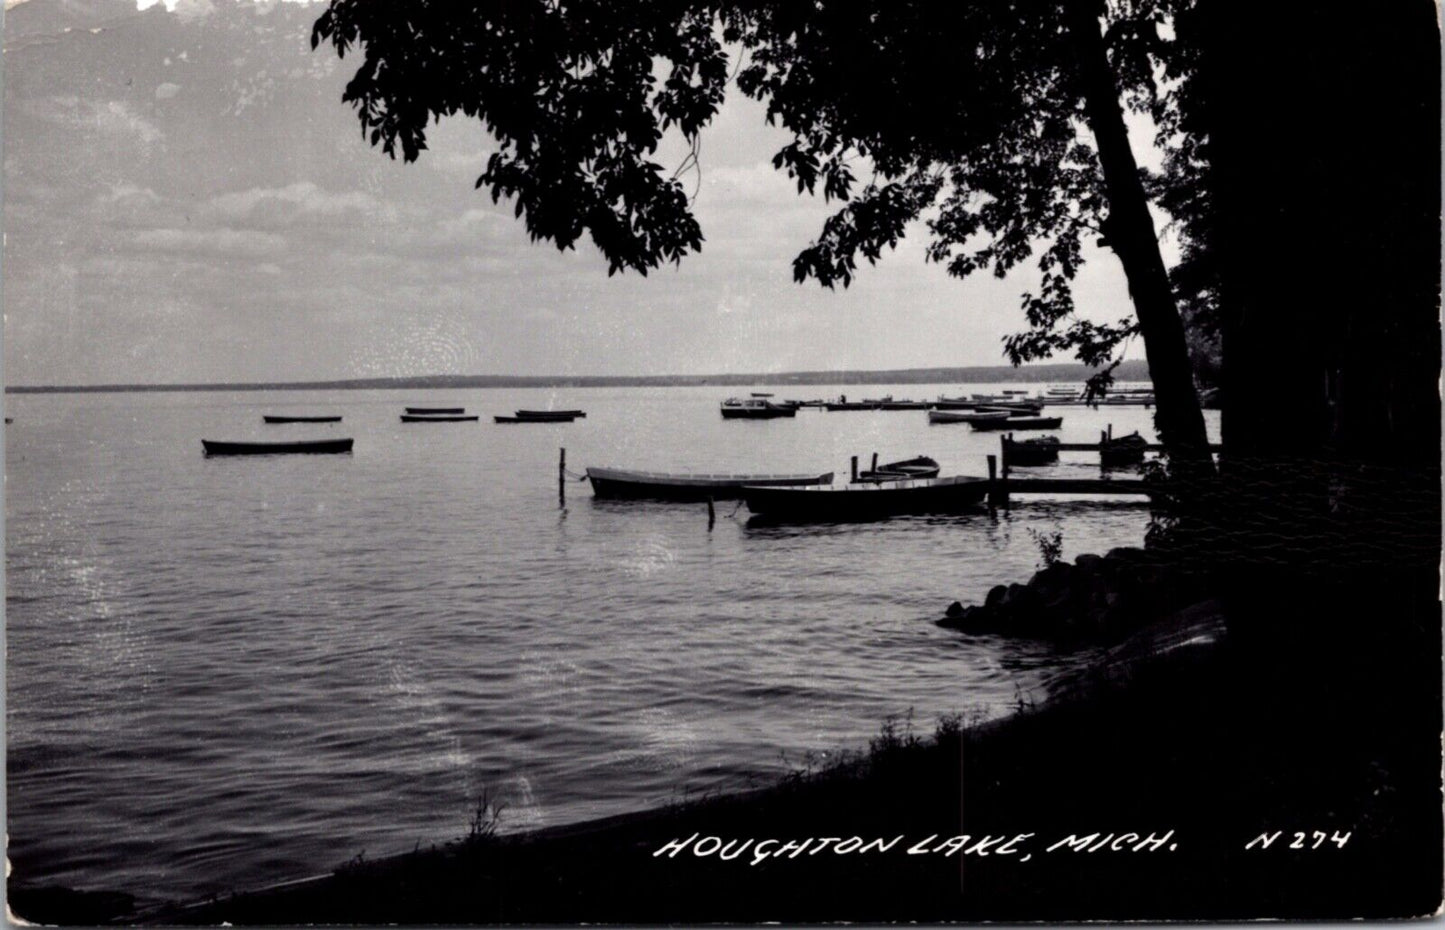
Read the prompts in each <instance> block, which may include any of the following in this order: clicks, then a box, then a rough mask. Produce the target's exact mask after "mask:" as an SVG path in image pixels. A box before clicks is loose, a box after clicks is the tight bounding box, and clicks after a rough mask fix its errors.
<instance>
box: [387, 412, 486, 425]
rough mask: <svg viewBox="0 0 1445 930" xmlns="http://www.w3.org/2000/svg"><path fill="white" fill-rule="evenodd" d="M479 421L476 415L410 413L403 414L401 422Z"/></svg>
mask: <svg viewBox="0 0 1445 930" xmlns="http://www.w3.org/2000/svg"><path fill="white" fill-rule="evenodd" d="M478 419H479V417H477V416H475V415H462V416H457V415H455V414H450V413H442V414H431V415H427V416H423V415H421V414H410V413H403V414H402V415H401V422H403V423H475V422H476V421H477V420H478Z"/></svg>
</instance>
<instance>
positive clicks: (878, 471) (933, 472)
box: [853, 455, 938, 482]
mask: <svg viewBox="0 0 1445 930" xmlns="http://www.w3.org/2000/svg"><path fill="white" fill-rule="evenodd" d="M875 460H876V459H875ZM937 477H938V463H937V462H935V461H934V460H933V459H931V458H929V457H928V456H926V455H920V456H918V457H917V458H911V459H904V460H903V461H901V462H888V463H887V464H884V465H878V466H876V467H874V468H872V469H870V470H868V471H860V472H859V473H858V477H857V478H854V479H853V480H854V481H875V482H876V481H903V480H906V479H909V478H937Z"/></svg>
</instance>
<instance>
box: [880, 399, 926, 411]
mask: <svg viewBox="0 0 1445 930" xmlns="http://www.w3.org/2000/svg"><path fill="white" fill-rule="evenodd" d="M931 406H933V405H932V404H931V403H929V402H928V401H926V400H885V401H883V402H882V403H880V404H879V405H878V409H879V410H927V409H928V408H929V407H931Z"/></svg>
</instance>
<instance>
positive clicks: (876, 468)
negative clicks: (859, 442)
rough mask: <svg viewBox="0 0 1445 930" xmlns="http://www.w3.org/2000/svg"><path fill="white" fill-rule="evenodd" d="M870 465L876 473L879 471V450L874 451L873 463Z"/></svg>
mask: <svg viewBox="0 0 1445 930" xmlns="http://www.w3.org/2000/svg"><path fill="white" fill-rule="evenodd" d="M868 467H869V468H871V469H872V470H873V471H874V472H875V473H876V472H877V471H878V453H877V452H875V453H873V464H872V465H870V466H868Z"/></svg>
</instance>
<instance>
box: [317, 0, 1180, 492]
mask: <svg viewBox="0 0 1445 930" xmlns="http://www.w3.org/2000/svg"><path fill="white" fill-rule="evenodd" d="M1186 2H1187V0H1111V2H1109V3H1107V4H1106V3H1105V2H1103V0H1094V2H1090V0H1010V2H999V3H994V2H969V3H954V4H940V3H936V2H925V0H889V2H883V0H876V2H846V3H827V2H800V0H787V2H780V3H763V2H756V0H730V2H717V0H416V2H412V3H409V4H406V5H403V6H396V5H388V4H378V3H375V2H369V0H332V2H331V4H330V6H329V7H328V8H327V10H326V11H325V12H324V13H323V14H322V15H321V17H320V18H319V20H318V21H317V23H316V26H315V30H314V33H313V37H312V41H313V45H316V44H320V43H321V42H330V43H331V44H332V45H333V46H334V47H335V48H336V50H337V51H338V53H340V54H342V55H346V54H347V53H348V52H352V51H358V50H359V51H360V52H361V53H362V63H361V66H360V67H359V69H358V71H357V73H356V75H355V77H354V78H353V79H352V81H351V82H350V83H349V84H348V86H347V89H346V94H345V100H346V101H347V102H349V103H351V104H352V105H353V106H354V107H355V108H356V111H357V114H358V116H359V117H360V120H361V126H362V132H363V133H364V134H365V135H367V137H368V138H369V139H370V140H371V142H372V143H373V144H375V145H379V146H381V147H382V148H383V150H384V151H386V152H387V153H388V154H390V155H392V156H393V157H395V156H396V154H397V152H398V150H400V153H401V155H402V157H403V158H405V159H407V160H412V159H415V158H416V157H418V155H419V154H420V153H421V152H422V150H424V149H425V147H426V131H427V128H428V126H429V124H430V122H431V121H432V120H434V119H440V118H442V117H444V116H451V115H457V114H462V115H465V116H467V117H470V118H474V119H477V120H480V121H481V122H482V123H483V124H484V125H485V126H486V128H487V129H488V131H489V132H490V133H491V134H492V136H493V137H494V138H495V139H496V140H497V141H498V143H499V150H498V151H497V152H496V153H495V154H494V155H493V156H492V157H491V159H490V161H489V162H488V165H487V169H486V171H485V172H484V173H483V174H482V175H481V177H479V178H478V179H477V186H478V187H483V186H485V187H487V188H489V189H490V191H491V194H492V197H493V199H494V200H499V199H501V198H504V197H505V198H510V199H512V200H513V201H514V202H515V209H516V212H517V215H518V216H520V217H524V218H525V221H526V225H527V229H528V231H529V233H530V234H531V235H532V237H533V238H534V239H547V240H550V241H552V242H554V243H555V244H556V245H557V246H558V248H561V249H567V248H572V247H574V246H575V243H576V242H577V240H578V239H579V238H581V237H582V235H583V234H584V233H588V234H590V236H591V238H592V241H593V242H594V243H595V244H596V245H597V247H598V248H599V249H600V250H601V251H602V253H603V255H604V256H606V258H607V260H608V262H609V271H610V272H614V273H615V272H617V271H619V270H623V269H633V270H636V271H638V272H641V273H644V274H645V273H646V272H647V271H648V270H649V269H652V268H656V267H658V266H659V265H660V264H662V263H663V262H669V261H670V262H677V261H679V260H680V259H681V258H682V256H683V255H685V254H686V253H687V252H689V251H695V250H697V249H698V248H700V246H701V242H702V233H701V230H700V229H699V228H698V224H697V222H696V220H695V219H694V217H693V215H692V212H691V209H690V203H689V200H688V196H687V193H686V189H685V187H684V185H683V183H682V181H681V180H680V179H679V178H678V176H677V175H678V172H677V171H673V172H669V171H668V170H667V169H666V168H665V167H664V166H662V165H660V164H658V163H657V162H656V160H655V159H656V153H657V149H658V145H659V142H660V141H661V139H662V136H663V134H664V133H665V132H667V131H668V130H669V129H674V128H675V129H676V131H678V132H680V133H681V134H682V135H683V137H684V138H686V139H687V140H688V141H689V142H691V143H692V144H693V146H694V155H695V153H696V145H697V140H698V138H699V133H700V131H701V130H702V128H703V127H704V126H705V125H706V124H707V123H708V121H709V120H710V119H711V118H712V117H713V115H714V114H715V113H716V112H717V108H718V106H719V105H720V103H721V101H722V99H723V96H724V93H725V90H726V88H727V85H728V83H729V81H730V79H731V76H732V74H733V73H734V72H735V73H736V81H737V85H738V87H739V88H740V89H741V91H742V92H743V93H745V94H747V95H749V96H751V97H754V98H756V99H759V100H761V101H764V102H766V104H767V112H768V119H769V121H770V122H773V123H776V124H779V125H781V126H783V127H784V128H786V129H787V130H788V131H789V132H791V133H792V135H793V140H792V141H791V142H790V143H788V144H787V145H785V146H784V147H783V148H782V149H781V150H780V151H779V152H778V153H777V154H776V156H775V157H774V160H773V163H774V165H775V167H777V168H778V169H780V170H782V171H785V172H787V174H788V175H789V176H790V177H791V178H793V179H795V180H796V182H797V186H798V190H799V191H800V192H804V191H806V192H809V193H818V192H821V193H822V195H823V196H824V197H825V198H827V199H829V200H835V201H838V202H839V203H840V208H839V209H838V211H837V212H836V213H835V214H834V215H833V216H831V217H830V218H829V219H828V220H827V221H826V223H825V224H824V226H823V229H822V230H821V232H820V234H819V236H818V238H817V239H816V240H815V241H814V242H813V243H812V244H810V245H808V246H807V247H806V248H805V249H803V251H802V252H801V253H800V254H799V255H798V256H797V258H796V259H795V261H794V264H793V271H794V277H795V278H796V279H797V280H799V281H802V280H805V279H808V278H812V279H815V280H817V281H818V282H820V283H822V284H823V285H825V286H828V287H832V286H835V285H837V284H840V283H841V284H842V285H844V286H847V285H848V284H849V283H850V282H851V281H852V280H853V277H854V275H855V274H856V273H857V272H858V266H859V263H860V260H866V261H867V262H869V263H873V262H876V261H877V260H878V259H879V258H880V257H881V256H882V254H883V253H884V251H885V250H888V249H891V248H893V247H895V246H896V245H897V243H898V241H899V239H900V238H901V237H902V236H903V235H904V232H905V229H906V228H907V227H908V225H909V224H910V223H912V222H914V221H916V220H920V219H922V220H923V221H925V222H926V224H927V228H928V230H929V233H930V241H929V245H928V256H929V258H930V259H931V260H933V261H936V262H939V263H941V264H943V265H944V266H945V267H946V268H947V270H948V272H949V273H950V274H952V275H955V276H957V277H960V278H962V277H967V276H969V275H971V274H974V273H979V272H985V273H991V274H993V275H995V276H999V277H1002V276H1003V275H1005V274H1007V273H1008V272H1009V271H1010V270H1012V269H1014V268H1015V267H1017V266H1019V265H1020V264H1022V263H1024V262H1027V261H1030V260H1032V261H1034V262H1035V263H1036V267H1037V273H1038V277H1039V284H1038V287H1037V288H1036V289H1035V290H1034V291H1032V292H1030V293H1027V294H1025V295H1023V298H1022V304H1023V310H1024V313H1025V316H1026V319H1027V321H1028V324H1029V329H1028V330H1027V331H1026V332H1023V333H1020V334H1017V335H1014V336H1011V337H1009V338H1008V339H1006V340H1005V346H1004V348H1005V351H1006V353H1007V355H1008V356H1009V358H1010V359H1011V360H1012V361H1013V362H1014V363H1015V364H1018V363H1021V362H1024V361H1028V360H1033V359H1040V358H1045V357H1048V356H1050V355H1053V354H1055V353H1058V352H1063V351H1073V352H1074V353H1075V354H1076V355H1077V356H1078V357H1079V358H1080V359H1081V360H1082V361H1084V362H1086V363H1088V364H1091V365H1100V364H1106V363H1108V361H1109V360H1110V359H1111V358H1113V357H1114V356H1115V355H1116V354H1117V353H1118V351H1119V348H1120V346H1121V345H1122V344H1123V343H1124V342H1125V341H1126V340H1127V339H1129V338H1130V337H1132V336H1134V335H1136V334H1138V335H1141V336H1142V337H1143V339H1144V343H1145V349H1146V352H1147V354H1148V357H1149V362H1150V368H1151V375H1152V376H1153V378H1154V380H1155V389H1156V393H1157V395H1158V398H1159V413H1158V425H1159V428H1160V432H1161V434H1162V435H1163V438H1164V441H1165V442H1166V443H1168V444H1170V446H1171V450H1172V451H1173V452H1174V454H1175V455H1176V457H1177V458H1182V459H1191V460H1193V461H1194V462H1195V463H1196V464H1197V463H1199V462H1201V460H1202V462H1203V463H1204V466H1205V468H1206V470H1207V463H1208V458H1207V455H1205V454H1204V453H1203V446H1204V429H1203V420H1202V418H1201V417H1200V416H1199V411H1198V400H1197V398H1196V397H1195V395H1194V390H1193V384H1192V380H1191V378H1190V375H1189V363H1188V355H1187V350H1186V348H1185V342H1184V336H1183V328H1182V326H1181V325H1180V323H1179V313H1178V308H1177V306H1176V304H1175V300H1174V297H1173V295H1172V294H1171V292H1170V285H1169V282H1168V280H1167V277H1166V272H1165V269H1164V265H1163V261H1162V258H1161V257H1160V253H1159V248H1158V242H1157V236H1156V233H1155V230H1154V227H1153V221H1152V218H1151V217H1150V215H1149V213H1148V208H1147V200H1146V192H1145V189H1144V187H1143V186H1142V182H1141V177H1140V174H1141V172H1140V171H1139V169H1138V167H1137V166H1136V164H1135V163H1134V159H1133V155H1132V152H1130V151H1129V143H1128V138H1127V135H1126V133H1125V129H1124V123H1123V120H1122V114H1121V112H1120V101H1121V99H1122V100H1123V101H1124V102H1125V103H1126V104H1127V105H1128V106H1132V107H1135V108H1137V109H1140V110H1150V111H1152V112H1153V113H1155V115H1156V118H1157V119H1160V120H1161V126H1162V128H1163V130H1164V135H1165V136H1167V137H1169V139H1170V140H1172V139H1173V137H1175V136H1178V135H1179V132H1180V129H1181V127H1180V126H1179V125H1178V114H1179V112H1181V111H1179V110H1178V108H1177V107H1171V105H1170V104H1169V103H1168V96H1169V95H1168V93H1165V92H1162V91H1161V88H1163V90H1167V89H1168V88H1169V86H1170V84H1171V82H1172V83H1173V84H1178V83H1179V82H1180V76H1179V69H1183V68H1187V67H1188V64H1187V59H1186V58H1184V57H1182V56H1180V55H1179V54H1178V53H1177V51H1176V49H1175V46H1176V45H1177V43H1176V42H1173V41H1169V40H1168V38H1166V37H1168V36H1169V35H1170V23H1171V20H1172V18H1173V16H1174V15H1175V13H1176V11H1175V10H1174V9H1173V6H1174V5H1175V4H1176V3H1186ZM728 49H733V50H734V51H735V52H736V53H738V54H739V55H740V60H739V61H737V62H736V65H735V66H732V67H730V63H729V58H728ZM1171 68H1173V69H1175V70H1174V71H1171V70H1170V69H1171ZM1161 79H1163V81H1164V83H1163V84H1161V83H1160V82H1161ZM1171 119H1172V120H1173V121H1171ZM1186 141H1188V139H1187V137H1186ZM1198 156H1199V152H1198V151H1197V150H1194V149H1191V150H1189V151H1176V152H1173V153H1172V154H1171V156H1170V158H1171V159H1172V161H1171V166H1172V167H1173V168H1174V169H1175V170H1174V171H1173V172H1172V175H1173V176H1174V177H1175V178H1182V177H1184V171H1185V169H1186V168H1188V167H1190V166H1192V165H1193V164H1194V161H1195V160H1196V159H1197V158H1198ZM1186 186H1187V185H1185V184H1183V183H1175V184H1167V183H1162V182H1161V183H1155V184H1152V185H1151V188H1150V189H1151V190H1152V192H1153V193H1154V194H1155V197H1156V200H1157V201H1158V202H1159V203H1161V204H1166V205H1167V203H1172V204H1174V205H1175V206H1176V207H1177V208H1178V209H1180V210H1181V211H1185V212H1187V211H1189V210H1191V209H1194V208H1195V207H1196V206H1197V204H1196V203H1194V202H1193V201H1190V200H1189V195H1188V194H1187V193H1186V192H1185V188H1186ZM1166 202H1167V203H1166ZM1191 228H1192V227H1191ZM1090 238H1093V239H1098V240H1100V241H1102V242H1104V243H1106V244H1108V245H1109V246H1111V247H1112V248H1113V249H1114V250H1115V251H1116V252H1117V253H1118V255H1119V257H1120V259H1121V261H1122V262H1123V264H1124V268H1125V272H1126V275H1127V276H1128V278H1129V282H1130V289H1131V293H1132V294H1133V297H1134V302H1135V307H1136V311H1137V319H1134V318H1128V319H1122V320H1119V321H1117V322H1115V323H1112V324H1107V325H1101V324H1097V323H1094V322H1091V321H1089V320H1085V319H1082V318H1080V317H1079V316H1077V315H1076V314H1075V309H1076V308H1075V304H1074V297H1073V291H1072V287H1071V282H1072V280H1073V279H1074V277H1075V275H1076V274H1077V272H1078V270H1079V267H1080V263H1081V261H1082V257H1081V253H1082V246H1083V244H1084V243H1085V242H1086V241H1088V240H1089V239H1090ZM1186 257H1187V258H1188V257H1190V256H1186ZM1200 273H1202V272H1200V271H1199V270H1197V269H1194V268H1192V267H1191V266H1190V265H1189V262H1187V261H1186V263H1185V267H1184V268H1183V269H1182V270H1181V271H1180V272H1179V275H1178V276H1179V278H1180V279H1181V280H1183V281H1184V283H1186V284H1187V283H1188V278H1189V275H1191V274H1195V275H1198V274H1200ZM1207 291H1208V288H1207V287H1200V288H1196V289H1195V290H1191V291H1189V293H1190V294H1191V295H1195V294H1200V293H1205V292H1207ZM1107 371H1108V369H1107V368H1106V369H1105V372H1106V373H1105V376H1104V378H1102V379H1101V381H1102V380H1107Z"/></svg>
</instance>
